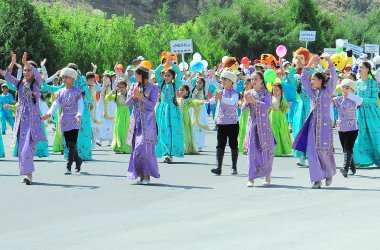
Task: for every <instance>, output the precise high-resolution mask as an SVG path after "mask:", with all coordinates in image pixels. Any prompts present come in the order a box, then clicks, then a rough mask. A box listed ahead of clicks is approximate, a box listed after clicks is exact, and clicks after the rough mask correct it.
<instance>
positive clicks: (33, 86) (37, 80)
mask: <svg viewBox="0 0 380 250" xmlns="http://www.w3.org/2000/svg"><path fill="white" fill-rule="evenodd" d="M27 57H28V54H27V53H26V52H24V55H23V56H22V63H23V64H24V70H23V77H22V78H21V80H17V78H15V77H14V76H12V75H11V73H12V69H13V66H14V65H15V64H16V54H14V53H13V52H12V60H11V63H10V64H9V66H8V68H7V70H6V73H5V79H6V80H7V81H9V82H10V83H11V84H13V85H14V86H15V87H16V88H17V93H18V94H17V97H18V98H17V97H16V100H17V99H18V103H19V105H18V107H17V110H16V119H15V125H14V127H13V137H12V142H11V146H12V145H16V148H17V153H18V159H19V168H20V175H24V178H23V180H22V182H23V183H25V184H26V185H30V184H32V173H33V172H34V162H33V156H34V153H35V150H36V146H37V143H38V142H40V141H41V142H42V141H45V142H46V141H47V140H46V138H45V136H44V133H43V132H42V127H41V120H40V110H39V100H40V95H41V92H40V88H41V84H42V81H43V79H42V77H41V75H40V73H39V72H38V69H37V64H36V63H35V62H33V61H27Z"/></svg>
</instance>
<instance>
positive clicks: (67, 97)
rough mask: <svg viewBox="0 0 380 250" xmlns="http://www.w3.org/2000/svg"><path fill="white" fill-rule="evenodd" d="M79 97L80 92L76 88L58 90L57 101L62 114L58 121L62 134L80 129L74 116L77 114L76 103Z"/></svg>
mask: <svg viewBox="0 0 380 250" xmlns="http://www.w3.org/2000/svg"><path fill="white" fill-rule="evenodd" d="M81 97H82V91H81V90H80V89H79V88H77V87H73V88H72V89H66V88H63V89H60V90H58V92H57V101H58V102H59V104H60V105H61V106H62V114H61V117H60V120H59V123H60V125H61V130H62V132H65V131H70V130H73V129H80V127H81V123H80V122H79V123H78V122H77V120H76V119H75V116H76V115H77V114H78V110H79V107H78V101H79V100H80V99H81Z"/></svg>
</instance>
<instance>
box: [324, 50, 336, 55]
mask: <svg viewBox="0 0 380 250" xmlns="http://www.w3.org/2000/svg"><path fill="white" fill-rule="evenodd" d="M323 52H324V53H327V54H329V55H334V54H338V49H337V48H324V49H323Z"/></svg>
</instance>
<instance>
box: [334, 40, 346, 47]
mask: <svg viewBox="0 0 380 250" xmlns="http://www.w3.org/2000/svg"><path fill="white" fill-rule="evenodd" d="M335 43H336V47H337V48H343V46H344V41H343V39H337V40H336V42H335Z"/></svg>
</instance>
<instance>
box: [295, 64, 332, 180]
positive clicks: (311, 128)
mask: <svg viewBox="0 0 380 250" xmlns="http://www.w3.org/2000/svg"><path fill="white" fill-rule="evenodd" d="M309 71H310V69H309V68H308V67H305V68H304V70H303V71H302V76H301V81H302V84H303V86H304V88H305V90H306V91H307V93H308V94H309V96H310V99H311V112H310V115H309V117H308V118H307V119H306V121H305V123H304V125H303V126H302V128H301V130H300V132H299V133H298V135H297V137H296V139H295V141H294V143H293V149H296V150H299V151H302V152H306V153H307V154H308V156H309V173H310V179H311V181H312V182H317V181H320V180H323V179H326V178H330V177H333V176H334V175H335V174H336V164H335V158H334V147H333V133H332V124H331V119H330V105H331V101H332V99H331V96H332V95H333V94H334V91H335V86H336V83H337V78H336V72H335V69H334V67H330V72H331V77H330V80H329V82H328V84H327V86H326V88H321V89H313V88H312V87H311V83H310V80H309Z"/></svg>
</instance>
